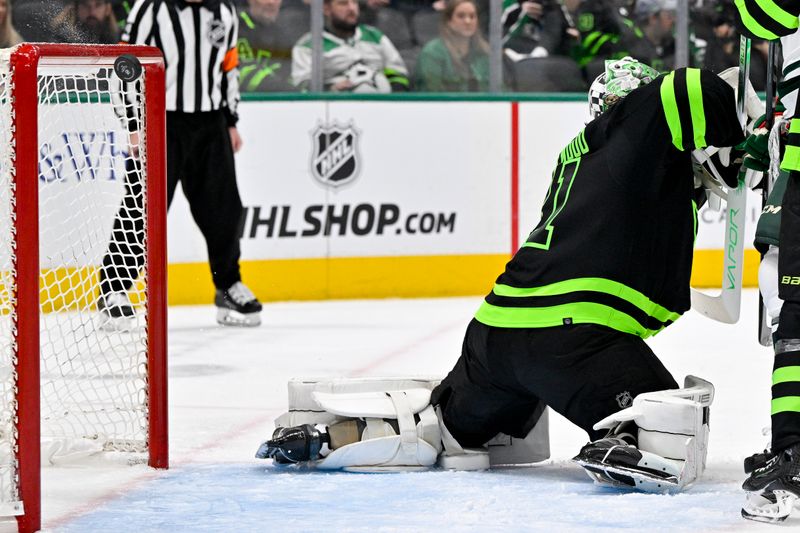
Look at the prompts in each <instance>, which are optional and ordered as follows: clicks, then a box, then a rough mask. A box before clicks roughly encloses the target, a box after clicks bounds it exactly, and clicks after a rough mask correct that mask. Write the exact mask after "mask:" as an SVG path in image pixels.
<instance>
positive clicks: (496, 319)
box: [475, 302, 660, 338]
mask: <svg viewBox="0 0 800 533" xmlns="http://www.w3.org/2000/svg"><path fill="white" fill-rule="evenodd" d="M475 318H476V319H477V320H478V322H481V323H483V324H486V325H487V326H495V327H499V328H550V327H555V326H563V325H564V320H565V319H567V318H569V320H570V322H571V323H572V324H599V325H602V326H608V327H610V328H612V329H615V330H617V331H621V332H623V333H630V334H632V335H637V336H639V337H642V338H647V337H650V336H652V335H655V334H656V333H658V332H659V331H660V329H658V330H653V329H647V328H645V327H644V326H642V325H641V324H639V322H637V321H636V320H635V319H634V318H633V317H631V316H630V315H626V314H625V313H622V312H620V311H617V310H616V309H614V308H613V307H609V306H607V305H602V304H597V303H591V302H580V303H570V304H563V305H554V306H552V307H499V306H496V305H492V304H490V303H488V302H483V304H482V305H481V307H480V309H478V312H477V313H475Z"/></svg>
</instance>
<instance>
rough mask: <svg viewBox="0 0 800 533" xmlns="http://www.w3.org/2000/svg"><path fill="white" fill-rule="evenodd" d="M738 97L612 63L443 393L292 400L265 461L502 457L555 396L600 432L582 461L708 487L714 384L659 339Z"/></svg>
mask: <svg viewBox="0 0 800 533" xmlns="http://www.w3.org/2000/svg"><path fill="white" fill-rule="evenodd" d="M734 94H735V93H734V90H733V88H732V87H731V85H729V84H728V82H726V81H725V80H723V79H722V78H721V77H719V76H717V75H715V74H713V73H711V72H707V71H703V70H698V69H679V70H676V71H675V72H672V73H670V74H668V75H666V76H660V75H659V74H658V73H657V72H656V71H655V70H653V69H652V68H650V67H649V66H647V65H644V64H642V63H639V62H638V61H636V60H634V59H632V58H624V59H620V60H614V61H607V62H606V69H605V72H604V73H603V74H601V75H600V76H599V77H598V78H597V79H596V80H595V82H594V84H593V85H592V89H591V91H590V108H591V112H592V116H593V117H594V118H593V120H591V121H590V122H589V123H588V124H587V125H586V127H585V128H584V129H583V130H581V131H580V132H579V133H578V134H577V135H576V136H575V138H574V139H573V140H572V141H571V142H570V143H569V144H568V145H567V146H566V147H565V148H564V149H563V150H562V151H561V153H560V154H558V158H557V160H556V165H555V171H554V172H553V175H552V182H551V184H550V190H549V192H548V194H547V196H546V199H545V203H544V207H543V209H542V216H541V220H540V221H539V223H538V224H537V226H536V227H535V228H534V229H533V231H532V232H531V233H530V235H529V237H528V239H527V241H526V242H525V243H524V245H523V246H522V247H521V248H520V250H519V251H518V252H517V253H516V254H515V256H514V257H513V258H512V259H511V261H510V262H509V263H508V265H507V266H506V269H505V271H504V272H503V273H502V274H501V275H500V277H499V278H497V281H496V284H495V286H494V288H493V290H492V292H491V293H490V294H489V295H488V296H487V297H486V299H485V301H484V303H483V304H482V305H481V307H480V308H479V309H478V311H477V313H476V315H475V318H474V319H473V320H472V321H471V322H470V324H469V326H468V327H467V331H466V335H465V338H464V342H463V346H462V351H461V356H460V357H459V359H458V360H457V361H456V363H455V366H454V368H453V369H452V370H451V371H450V373H449V374H448V375H447V376H446V377H445V378H444V379H443V380H442V381H441V382H436V383H433V384H431V386H430V389H432V391H431V392H430V394H429V395H428V396H425V395H424V394H423V393H420V392H419V391H418V390H417V389H418V388H419V387H418V386H416V385H413V384H409V382H408V380H406V381H405V382H404V383H403V384H402V385H400V386H398V387H396V388H399V389H401V390H400V391H399V392H398V390H388V389H391V388H392V387H389V386H387V385H386V384H385V383H381V384H380V385H375V384H373V383H366V384H365V383H364V382H363V380H361V381H357V382H353V383H352V385H350V384H348V383H346V382H343V381H342V380H335V383H334V384H331V383H321V384H319V385H318V386H317V389H316V390H314V391H313V392H311V393H308V394H307V396H309V397H310V398H311V400H312V401H311V402H309V404H308V405H306V406H304V407H305V409H307V411H305V412H308V411H309V410H317V411H316V412H317V413H320V412H322V413H332V414H333V415H332V416H331V417H330V418H328V419H320V418H314V417H311V415H307V416H308V418H306V416H305V415H303V414H302V412H301V411H300V410H299V409H298V410H296V411H295V412H294V413H292V412H291V411H290V413H287V415H285V416H284V417H282V418H281V419H279V420H278V423H277V425H278V428H277V429H276V430H275V433H274V434H273V436H272V438H271V439H269V440H268V441H266V442H265V443H264V444H263V445H262V447H261V448H260V449H259V452H258V456H259V457H271V458H273V459H274V460H275V461H276V462H278V463H289V462H298V461H314V462H315V464H317V465H318V467H320V468H341V467H345V468H351V467H356V468H365V467H369V468H383V467H396V466H414V465H417V466H420V465H421V466H431V465H433V464H439V465H441V466H444V467H446V468H449V467H456V468H485V467H488V466H489V464H490V463H492V462H495V461H493V460H490V459H485V460H483V462H481V457H487V456H490V455H491V454H492V453H494V452H495V451H496V448H495V447H494V446H492V447H490V448H489V449H487V447H486V444H487V443H488V442H489V441H490V440H492V439H493V438H495V437H496V436H497V435H498V434H503V435H507V436H510V437H512V438H518V439H525V438H526V437H528V436H529V435H530V434H531V433H532V432H533V431H534V430H535V428H536V427H537V425H538V423H539V422H540V420H541V417H542V413H543V411H544V407H545V406H546V407H550V408H551V409H553V410H555V411H557V412H558V413H560V414H561V415H563V416H564V417H565V418H567V419H568V420H570V421H571V422H572V423H574V424H576V425H577V426H579V427H581V428H583V429H584V430H585V431H586V432H587V434H588V437H589V440H590V442H589V443H588V444H586V445H585V446H584V447H583V448H582V449H581V450H580V452H579V453H578V455H577V457H576V458H575V461H576V462H577V463H578V464H579V465H580V466H582V467H583V468H584V469H585V470H586V471H587V473H588V474H589V475H590V477H591V478H593V479H594V480H596V481H598V482H600V483H606V484H611V485H615V486H621V487H627V488H633V489H639V490H645V491H655V492H663V491H677V490H681V489H683V488H684V487H686V486H688V485H690V484H691V483H693V482H694V481H695V480H696V479H697V478H698V477H699V476H700V474H701V473H702V472H703V469H704V468H705V457H706V449H707V448H706V444H707V440H708V414H709V409H710V405H711V402H712V400H713V392H714V390H713V386H712V385H711V384H710V383H709V382H707V381H705V380H703V379H700V378H697V377H694V376H688V377H687V378H686V379H685V381H684V386H683V388H679V386H678V383H677V382H676V381H675V379H673V377H672V375H671V374H670V373H669V371H667V369H666V368H665V367H664V365H663V364H662V363H661V361H660V360H659V359H658V357H656V355H655V354H654V353H653V352H652V350H651V349H650V348H649V346H648V345H647V343H645V341H644V339H645V338H646V337H648V336H651V335H653V334H655V333H657V332H659V331H660V330H662V329H663V328H665V327H666V326H668V325H669V324H671V323H672V322H674V321H675V320H676V319H677V318H678V317H680V315H681V314H682V313H684V312H685V311H686V310H687V309H689V307H690V288H689V277H690V273H691V267H692V249H693V245H694V240H695V235H696V232H697V207H698V206H697V200H696V199H697V197H698V194H697V190H696V187H695V176H694V168H695V166H694V165H693V159H692V158H693V155H692V153H693V152H694V151H697V150H705V149H706V148H707V147H710V146H714V147H717V148H721V147H731V146H734V145H737V144H739V143H740V142H741V141H742V140H743V139H744V135H743V131H742V128H741V126H740V123H739V118H738V115H737V113H736V99H735V96H734ZM709 151H710V150H709ZM543 155H544V154H543ZM698 157H699V156H698ZM723 160H724V161H725V162H726V164H727V168H725V169H723V168H722V166H721V165H722V161H723ZM718 161H719V165H720V168H719V169H718V172H717V175H718V176H719V178H720V179H723V180H726V182H727V183H728V185H735V184H737V183H738V181H737V177H736V176H737V174H738V168H736V167H737V165H738V164H739V161H738V160H737V159H736V158H735V157H726V158H722V157H719V158H718ZM381 387H383V390H381ZM365 390H371V391H373V392H374V393H375V394H376V396H375V398H371V397H370V396H369V394H366V393H365ZM295 392H296V391H295ZM381 394H383V396H381ZM302 396H303V394H299V395H295V396H293V397H294V398H295V399H297V398H299V397H302ZM381 398H383V400H381ZM387 398H391V401H389V400H387ZM422 400H425V401H422ZM381 401H384V402H385V403H384V407H383V408H380V405H381V404H380V402H381ZM386 402H388V403H386ZM291 407H292V406H290V408H291ZM359 408H360V409H361V413H362V414H361V415H359V412H358V411H359ZM367 413H369V414H367ZM431 413H433V417H432V418H431ZM345 414H349V416H343V415H345ZM376 414H381V418H382V421H383V423H384V425H383V426H380V424H377V426H380V427H377V426H376V423H375V421H374V418H373V417H375V416H376ZM334 415H335V416H334ZM434 421H435V422H434ZM321 422H322V423H323V424H322V425H321V424H320V423H321ZM415 424H416V427H414V425H415ZM409 425H411V427H409ZM392 435H394V437H392ZM410 436H411V437H413V438H410ZM392 439H394V440H392ZM412 440H415V441H416V442H415V443H412V442H411V441H412ZM414 445H416V447H414ZM512 445H513V440H512ZM381 446H382V448H381ZM360 450H363V452H364V453H359V451H360ZM431 450H433V451H435V453H431ZM503 462H506V461H503ZM519 462H524V461H519ZM528 462H530V461H528Z"/></svg>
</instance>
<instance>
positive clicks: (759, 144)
mask: <svg viewBox="0 0 800 533" xmlns="http://www.w3.org/2000/svg"><path fill="white" fill-rule="evenodd" d="M784 110H785V108H784V107H783V106H782V105H780V103H779V104H778V105H777V107H776V108H775V119H776V120H780V117H781V116H782V115H783V112H784ZM748 131H750V132H751V133H750V135H748V136H747V139H745V141H744V142H743V143H742V144H740V145H739V146H738V147H737V148H739V149H741V150H744V152H745V154H744V160H743V161H742V169H741V172H742V174H743V175H742V176H741V177H742V178H744V173H745V172H746V171H747V169H750V170H753V171H754V172H756V173H764V172H766V171H767V170H769V165H770V153H769V134H770V131H769V129H767V120H766V115H761V116H759V117H758V118H756V119H755V120H754V121H753V122H751V124H750V126H749V127H748ZM752 174H753V173H751V175H752ZM762 178H763V176H761V175H760V174H757V175H755V176H754V177H753V180H755V182H754V183H747V186H748V187H750V188H756V187H758V186H760V182H761V181H762ZM751 181H752V180H751Z"/></svg>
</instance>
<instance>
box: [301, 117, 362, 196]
mask: <svg viewBox="0 0 800 533" xmlns="http://www.w3.org/2000/svg"><path fill="white" fill-rule="evenodd" d="M358 136H359V131H358V130H357V129H356V128H355V127H354V126H353V124H352V123H350V124H347V125H346V126H343V125H341V124H338V123H337V122H334V123H333V124H329V125H324V124H319V125H318V126H317V127H316V128H315V129H314V131H312V132H311V139H312V144H313V148H312V150H311V175H312V176H314V178H315V179H316V180H317V181H318V182H320V183H321V184H323V185H325V186H326V187H333V188H338V187H341V186H342V185H347V184H348V183H352V182H353V181H354V180H355V179H356V178H357V177H358V173H359V171H360V170H361V161H360V159H361V158H360V156H359V152H358Z"/></svg>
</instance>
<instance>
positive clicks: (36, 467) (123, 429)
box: [0, 44, 168, 531]
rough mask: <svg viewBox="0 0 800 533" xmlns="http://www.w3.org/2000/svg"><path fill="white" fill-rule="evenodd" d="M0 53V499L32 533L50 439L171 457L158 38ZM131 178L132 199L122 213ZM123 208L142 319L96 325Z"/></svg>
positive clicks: (161, 459) (161, 461)
mask: <svg viewBox="0 0 800 533" xmlns="http://www.w3.org/2000/svg"><path fill="white" fill-rule="evenodd" d="M125 54H127V55H131V56H135V57H136V58H138V60H139V62H140V63H141V66H142V67H143V69H142V70H143V72H142V75H141V76H140V77H139V79H137V80H135V81H132V82H131V83H127V84H123V83H122V82H121V81H120V80H119V78H118V77H116V74H115V71H114V68H113V67H114V62H115V60H116V59H117V58H118V57H120V56H122V55H125ZM0 56H1V57H2V59H0V135H3V136H4V137H5V138H4V139H0V145H2V146H0V150H2V151H4V152H5V154H3V155H2V161H0V174H2V176H1V177H0V189H3V190H2V191H0V231H1V232H2V234H1V235H0V246H2V247H3V248H4V250H0V260H2V264H0V271H2V273H3V274H2V279H0V286H1V287H2V289H0V317H2V319H3V321H4V322H3V324H0V352H2V353H0V370H1V369H4V368H5V369H7V371H6V372H3V375H4V376H6V377H5V378H4V379H6V381H5V383H4V384H2V385H0V395H2V398H0V402H2V405H0V423H2V424H3V426H2V427H0V435H3V436H4V437H6V438H9V439H10V440H9V441H8V442H0V454H2V455H0V463H2V464H0V508H2V509H3V510H4V511H3V512H2V514H3V515H5V516H8V515H17V521H18V526H19V530H20V531H35V530H38V529H39V528H40V527H41V472H40V470H41V460H42V457H41V443H42V439H44V438H48V439H49V438H52V439H53V442H55V443H56V445H55V448H58V447H62V448H63V447H68V446H70V445H71V444H70V441H71V440H73V439H77V440H79V441H82V442H89V443H90V444H91V445H92V446H97V448H98V449H102V450H111V451H122V452H128V451H130V452H135V453H142V454H144V455H146V457H147V462H148V464H149V465H150V466H152V467H156V468H167V466H168V442H167V372H166V350H167V347H166V305H167V302H166V244H165V243H166V236H165V233H166V187H165V164H166V151H165V102H164V99H165V96H164V94H165V77H164V76H165V75H164V63H163V59H162V57H161V53H160V52H159V51H158V49H156V48H152V47H143V46H127V45H108V46H100V45H62V44H22V45H19V46H17V47H15V48H12V49H9V50H5V51H2V52H0ZM120 110H122V111H123V112H120ZM131 120H136V123H137V124H138V133H139V140H138V142H139V146H138V148H139V151H138V154H137V153H136V151H135V150H132V149H131V148H130V147H129V146H128V136H127V132H128V129H129V128H128V127H127V125H128V124H130V122H131ZM115 121H116V122H115ZM134 159H135V161H134ZM133 174H135V176H133ZM132 176H133V177H132ZM132 179H136V180H141V186H140V187H139V188H138V189H136V187H130V180H132ZM134 189H135V190H137V191H139V189H140V191H139V192H140V193H141V194H142V198H141V200H140V202H141V208H140V209H138V210H136V209H129V210H125V209H123V208H122V207H120V205H121V204H120V202H122V201H123V197H124V196H125V195H130V193H131V192H132V190H134ZM123 212H124V214H125V216H129V217H141V219H142V220H141V222H139V223H143V224H144V228H145V232H144V240H143V241H142V243H141V244H142V248H143V252H142V257H141V258H139V259H138V260H139V261H140V263H141V264H142V265H143V266H142V268H141V269H140V272H141V274H140V275H139V277H138V279H137V280H136V286H135V287H133V288H131V290H130V293H131V300H132V302H133V303H134V305H135V307H136V309H137V317H136V321H137V322H136V323H135V324H133V325H132V326H131V329H130V331H121V332H114V331H105V330H104V327H103V324H102V322H101V321H100V320H98V316H97V315H98V310H97V307H96V301H97V298H98V296H99V291H100V289H99V287H100V285H99V281H98V278H99V277H100V273H99V272H100V269H101V268H103V267H102V266H101V265H102V262H103V260H104V259H103V257H104V256H107V255H108V254H109V253H110V252H109V246H110V245H109V244H108V241H109V239H111V238H112V237H111V228H112V225H113V224H114V223H115V217H116V219H119V218H120V217H121V216H122V215H123ZM51 404H52V405H51ZM48 432H52V434H53V435H54V436H52V437H51V436H49V433H48ZM71 433H74V434H71Z"/></svg>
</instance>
